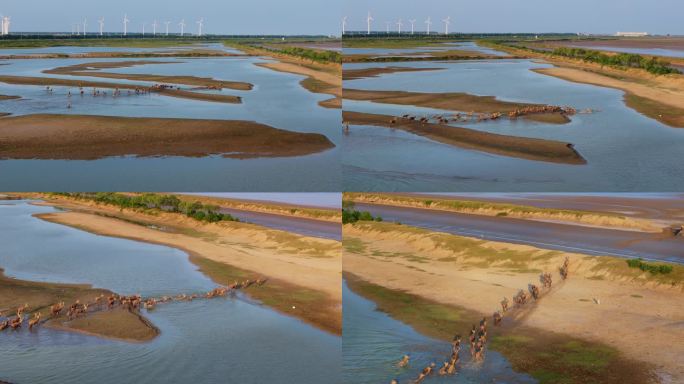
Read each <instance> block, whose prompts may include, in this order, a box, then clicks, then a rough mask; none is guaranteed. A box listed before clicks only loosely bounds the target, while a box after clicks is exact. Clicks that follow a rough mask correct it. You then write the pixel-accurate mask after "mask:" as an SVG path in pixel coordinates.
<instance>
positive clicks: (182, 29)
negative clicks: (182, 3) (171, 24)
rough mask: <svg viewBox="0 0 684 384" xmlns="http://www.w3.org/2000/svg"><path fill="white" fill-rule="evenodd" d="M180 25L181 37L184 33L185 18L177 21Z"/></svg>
mask: <svg viewBox="0 0 684 384" xmlns="http://www.w3.org/2000/svg"><path fill="white" fill-rule="evenodd" d="M178 25H180V27H181V37H183V34H184V33H185V19H183V20H181V22H180V23H178Z"/></svg>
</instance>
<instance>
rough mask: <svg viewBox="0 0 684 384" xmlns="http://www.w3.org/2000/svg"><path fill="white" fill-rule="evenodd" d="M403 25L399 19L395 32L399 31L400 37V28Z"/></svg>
mask: <svg viewBox="0 0 684 384" xmlns="http://www.w3.org/2000/svg"><path fill="white" fill-rule="evenodd" d="M402 25H404V23H403V22H402V20H401V19H399V20H398V21H397V30H398V31H399V34H400V35H401V26H402Z"/></svg>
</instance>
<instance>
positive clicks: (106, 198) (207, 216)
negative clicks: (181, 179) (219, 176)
mask: <svg viewBox="0 0 684 384" xmlns="http://www.w3.org/2000/svg"><path fill="white" fill-rule="evenodd" d="M55 194H56V195H61V196H67V197H71V198H76V199H83V200H91V201H95V202H98V203H102V204H108V205H114V206H117V207H121V208H141V209H154V210H160V211H164V212H175V213H181V214H184V215H185V216H188V217H191V218H193V219H195V220H199V221H205V222H209V223H215V222H219V221H240V220H239V219H237V218H235V217H233V216H231V215H229V214H226V213H221V212H218V211H219V209H220V207H219V206H217V205H208V204H202V203H200V202H198V201H195V202H190V201H184V200H181V199H179V198H178V197H177V196H174V195H161V194H156V193H143V194H140V195H127V194H123V193H115V192H95V193H92V192H81V193H55Z"/></svg>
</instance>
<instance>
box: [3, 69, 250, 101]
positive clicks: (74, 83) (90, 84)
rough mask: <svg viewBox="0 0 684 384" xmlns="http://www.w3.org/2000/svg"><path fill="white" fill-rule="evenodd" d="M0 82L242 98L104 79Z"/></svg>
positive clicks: (209, 98)
mask: <svg viewBox="0 0 684 384" xmlns="http://www.w3.org/2000/svg"><path fill="white" fill-rule="evenodd" d="M0 82H2V83H7V84H20V85H43V86H65V87H79V88H80V87H83V88H105V89H124V90H130V91H133V90H135V91H140V90H143V91H146V92H153V93H158V94H160V95H164V96H171V97H180V98H184V99H193V100H202V101H214V102H220V103H231V104H239V103H241V102H242V98H241V97H239V96H233V95H223V94H217V93H201V92H192V91H186V90H183V89H176V88H160V87H150V86H148V85H144V84H125V83H121V84H117V83H111V82H105V81H83V80H75V79H58V78H54V77H30V76H0Z"/></svg>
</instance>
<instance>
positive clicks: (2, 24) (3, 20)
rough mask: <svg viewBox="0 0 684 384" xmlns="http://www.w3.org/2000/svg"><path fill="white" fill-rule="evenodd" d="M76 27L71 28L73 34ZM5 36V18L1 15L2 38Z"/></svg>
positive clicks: (0, 31)
mask: <svg viewBox="0 0 684 384" xmlns="http://www.w3.org/2000/svg"><path fill="white" fill-rule="evenodd" d="M73 29H74V26H73V25H72V26H71V34H72V35H73V34H74V31H73ZM4 34H5V16H3V15H0V36H3V35H4Z"/></svg>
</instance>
